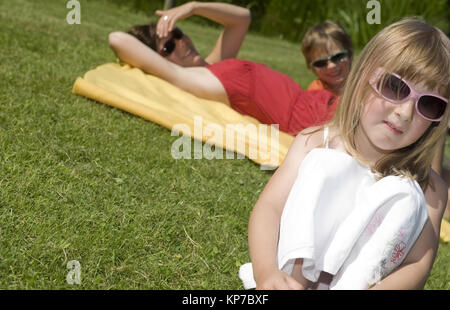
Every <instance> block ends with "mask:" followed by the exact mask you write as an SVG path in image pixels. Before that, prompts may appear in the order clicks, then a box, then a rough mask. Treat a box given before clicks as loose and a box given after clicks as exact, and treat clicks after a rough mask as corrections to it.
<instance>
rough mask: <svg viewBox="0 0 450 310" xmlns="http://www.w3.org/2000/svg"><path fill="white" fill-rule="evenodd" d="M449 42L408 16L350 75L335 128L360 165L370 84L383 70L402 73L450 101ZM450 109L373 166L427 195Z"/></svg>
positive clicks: (372, 45)
mask: <svg viewBox="0 0 450 310" xmlns="http://www.w3.org/2000/svg"><path fill="white" fill-rule="evenodd" d="M449 53H450V40H449V38H448V37H447V36H446V35H445V34H444V33H443V32H442V31H441V30H439V29H437V28H435V27H433V26H430V25H428V24H427V23H425V22H424V21H422V20H420V19H418V18H415V17H409V18H405V19H402V20H400V21H398V22H396V23H394V24H392V25H390V26H388V27H386V28H384V29H383V30H382V31H380V32H379V33H378V34H377V35H376V36H375V37H373V38H372V40H371V41H370V42H369V43H368V44H367V45H366V47H365V48H364V49H363V51H362V52H361V54H360V56H359V57H358V60H357V62H356V63H355V64H354V66H353V68H352V69H351V72H350V74H349V76H348V79H347V83H346V86H345V90H344V93H343V96H342V98H341V100H340V103H339V106H338V109H337V112H336V115H335V117H334V119H333V121H332V125H333V126H334V127H336V128H337V129H338V131H339V132H340V135H341V137H342V141H343V142H344V144H345V147H346V149H347V151H348V152H349V153H350V154H352V155H353V156H355V157H356V158H357V159H358V160H360V161H361V162H366V160H365V159H364V158H362V157H361V156H359V155H358V150H357V148H356V144H355V134H356V132H357V130H358V127H359V125H360V123H359V122H360V117H361V115H362V111H363V107H364V103H365V102H366V101H367V99H368V97H369V95H370V94H371V93H372V92H373V90H372V89H371V87H370V85H369V80H370V78H371V77H372V74H373V73H374V72H375V70H376V69H377V68H379V67H383V68H385V69H386V70H388V71H389V72H392V73H397V74H398V75H400V76H401V77H402V78H404V79H405V80H408V81H410V82H412V83H413V84H418V83H421V82H424V84H425V86H426V87H427V88H428V89H430V90H432V91H435V92H437V93H438V94H440V95H441V96H443V97H445V98H449V95H450V87H449V75H450V54H449ZM449 115H450V108H449V107H447V109H446V111H445V115H444V117H443V119H442V120H441V121H440V122H439V123H437V122H435V123H432V125H431V126H430V127H429V128H428V129H427V131H426V132H425V133H424V134H423V136H422V137H421V138H419V140H417V141H416V142H415V143H413V144H411V145H409V146H407V147H404V148H401V149H398V150H394V151H392V152H390V153H388V154H386V155H383V156H382V158H381V159H379V160H378V161H377V162H376V163H375V165H374V166H373V167H372V168H373V169H374V170H375V171H376V172H377V173H378V174H379V175H380V177H384V176H387V175H404V176H408V177H411V178H414V179H416V180H417V181H418V183H419V184H420V186H421V187H422V189H423V190H425V188H426V187H427V185H428V179H429V172H430V168H431V163H432V160H433V157H434V155H435V153H436V152H437V150H438V147H439V144H440V141H441V139H442V138H443V137H444V135H445V133H446V131H447V124H448V120H449Z"/></svg>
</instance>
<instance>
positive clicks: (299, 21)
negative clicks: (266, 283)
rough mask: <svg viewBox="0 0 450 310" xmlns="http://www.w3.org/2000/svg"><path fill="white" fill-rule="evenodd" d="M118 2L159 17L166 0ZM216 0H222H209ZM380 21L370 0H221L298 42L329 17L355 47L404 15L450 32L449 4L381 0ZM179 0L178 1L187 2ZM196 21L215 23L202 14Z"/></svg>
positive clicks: (255, 25) (257, 26)
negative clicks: (371, 16) (372, 20)
mask: <svg viewBox="0 0 450 310" xmlns="http://www.w3.org/2000/svg"><path fill="white" fill-rule="evenodd" d="M110 1H111V2H112V3H114V4H117V5H119V6H125V7H128V8H129V9H132V10H136V11H141V12H144V13H145V14H147V15H148V16H150V17H151V18H152V19H153V20H156V16H155V15H154V14H153V13H154V11H155V10H156V9H162V8H163V6H164V0H110ZM210 1H213V2H219V1H215V0H210ZM378 1H379V3H380V8H381V10H380V22H381V23H380V24H379V25H377V24H372V25H371V24H368V23H367V20H366V17H367V14H368V13H369V12H370V10H371V8H367V3H368V0H222V1H220V2H227V3H233V4H236V5H239V6H243V7H246V8H248V9H250V10H251V12H252V24H251V28H250V31H252V32H256V33H260V34H262V35H266V36H277V37H281V38H284V39H287V40H290V41H294V42H299V41H301V39H302V38H303V35H304V34H305V32H306V30H307V29H308V28H309V27H311V26H312V25H315V24H317V23H321V22H323V21H325V20H326V19H330V20H333V21H337V22H339V23H340V24H341V25H342V26H343V27H344V28H345V29H346V30H347V31H348V32H349V33H350V34H351V36H352V39H353V43H354V45H355V47H356V48H361V47H363V46H364V45H365V44H366V43H367V42H368V41H369V40H370V38H371V37H372V36H373V35H375V34H376V33H377V32H378V31H380V30H381V29H382V28H383V27H385V26H387V25H389V24H391V23H393V22H394V21H397V20H399V19H400V18H401V17H404V16H412V15H415V16H420V17H422V18H423V19H425V20H426V21H427V22H429V23H430V24H432V25H434V26H436V27H439V28H440V29H441V30H442V31H444V32H445V33H447V34H449V32H450V31H449V20H450V4H449V2H450V1H448V0H378ZM186 2H188V1H186V0H177V1H176V4H177V5H181V4H183V3H186ZM193 21H195V22H197V23H206V24H209V25H213V24H214V23H212V22H209V21H207V20H205V19H203V18H199V17H197V18H193Z"/></svg>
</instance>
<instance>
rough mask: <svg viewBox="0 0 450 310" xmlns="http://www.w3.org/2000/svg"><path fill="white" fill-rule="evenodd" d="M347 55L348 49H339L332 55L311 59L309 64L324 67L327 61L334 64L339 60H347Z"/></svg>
mask: <svg viewBox="0 0 450 310" xmlns="http://www.w3.org/2000/svg"><path fill="white" fill-rule="evenodd" d="M348 55H349V53H348V51H347V50H343V51H340V52H338V53H336V54H334V55H331V56H329V57H327V58H320V59H317V60H314V61H311V66H314V67H316V68H318V69H322V68H325V67H326V66H327V65H328V62H329V61H331V62H333V63H334V64H337V63H339V62H342V61H344V60H347V58H348Z"/></svg>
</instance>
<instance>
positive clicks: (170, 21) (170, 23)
mask: <svg viewBox="0 0 450 310" xmlns="http://www.w3.org/2000/svg"><path fill="white" fill-rule="evenodd" d="M194 5H195V3H194V2H188V3H185V4H183V5H180V6H177V7H175V8H173V9H170V10H166V11H164V10H157V11H156V12H155V14H156V15H158V16H161V18H160V19H159V20H158V23H157V24H156V33H157V34H158V36H159V37H160V38H164V37H167V35H168V34H169V32H170V31H172V30H173V28H174V27H175V24H176V23H177V21H179V20H181V19H185V18H188V17H189V16H191V15H192V14H193V13H194Z"/></svg>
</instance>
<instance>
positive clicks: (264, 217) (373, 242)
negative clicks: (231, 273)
mask: <svg viewBox="0 0 450 310" xmlns="http://www.w3.org/2000/svg"><path fill="white" fill-rule="evenodd" d="M449 51H450V42H449V39H448V38H447V37H446V36H445V34H444V33H442V31H440V30H439V29H437V28H435V27H432V26H430V25H428V24H426V23H424V22H422V21H420V20H418V19H415V18H406V19H403V20H401V21H399V22H397V23H394V24H392V25H390V26H388V27H386V28H385V29H384V30H382V31H381V32H380V33H379V34H377V35H376V36H375V37H374V38H373V39H372V40H371V41H370V42H369V44H368V45H367V46H366V47H365V48H364V50H363V51H362V53H361V55H360V56H359V58H358V61H357V63H356V64H355V65H354V67H353V68H352V70H351V72H350V75H349V78H348V81H347V84H346V88H345V90H344V94H343V97H342V98H341V101H340V104H339V106H338V110H337V113H336V115H335V118H334V119H333V121H332V122H331V123H329V124H327V125H325V126H322V127H316V128H310V129H306V130H304V131H303V132H302V133H300V134H299V135H298V136H297V137H296V138H295V141H294V143H293V144H292V146H291V148H290V150H289V152H288V154H287V157H286V158H285V160H284V162H283V163H282V165H281V166H280V167H279V168H278V170H277V171H276V172H275V174H274V175H273V176H272V178H271V179H270V181H269V182H268V184H267V185H266V187H265V188H264V190H263V192H262V193H261V195H260V197H259V199H258V201H257V203H256V205H255V207H254V209H253V212H252V214H251V217H250V222H249V249H250V257H251V261H252V264H251V265H250V266H249V264H246V265H244V266H243V267H241V270H240V277H241V279H242V280H243V281H244V286H246V288H250V287H252V285H251V282H252V281H253V279H254V281H255V282H256V283H253V287H254V286H255V285H256V288H257V289H308V288H309V289H318V288H319V289H320V288H331V289H355V288H356V289H365V288H374V289H422V288H423V287H424V285H425V283H426V280H427V278H428V276H429V273H430V270H431V268H432V265H433V262H434V259H435V256H436V253H437V249H438V245H439V230H440V223H441V219H442V215H443V212H444V209H445V205H446V202H447V185H446V184H445V183H444V181H443V180H442V179H441V178H440V177H439V176H438V175H437V174H436V173H435V172H434V171H433V170H431V168H430V167H431V162H432V159H433V156H434V154H435V152H436V148H438V147H439V143H438V141H440V140H441V139H442V137H443V135H445V132H446V130H447V123H448V120H449V109H448V107H447V103H448V98H449V95H450V89H449V74H450V56H449ZM251 267H252V268H251Z"/></svg>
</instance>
